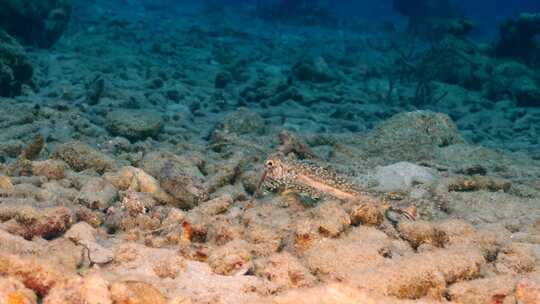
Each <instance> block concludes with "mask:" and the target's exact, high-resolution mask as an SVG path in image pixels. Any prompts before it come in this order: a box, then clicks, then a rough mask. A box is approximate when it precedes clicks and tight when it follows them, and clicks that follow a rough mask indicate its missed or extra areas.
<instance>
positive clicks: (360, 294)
mask: <svg viewBox="0 0 540 304" xmlns="http://www.w3.org/2000/svg"><path fill="white" fill-rule="evenodd" d="M272 303H273V304H352V303H358V304H360V303H361V304H411V303H414V304H435V303H438V302H433V301H431V300H415V301H414V302H411V301H407V300H399V299H396V298H395V297H382V296H377V295H373V294H372V293H371V292H369V291H367V290H360V289H358V288H355V287H353V286H351V285H347V284H344V283H331V284H327V285H323V286H318V287H314V288H308V289H298V290H291V291H289V292H286V293H284V294H280V295H278V296H276V297H275V298H274V300H273V301H272Z"/></svg>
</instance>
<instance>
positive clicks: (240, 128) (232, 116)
mask: <svg viewBox="0 0 540 304" xmlns="http://www.w3.org/2000/svg"><path fill="white" fill-rule="evenodd" d="M216 131H219V132H225V133H233V134H237V135H242V134H263V133H264V131H265V122H264V119H263V118H262V117H261V116H260V115H259V114H257V113H255V112H253V111H251V110H248V109H247V108H239V109H238V110H236V111H235V112H232V113H229V114H227V115H226V116H225V117H224V118H223V120H221V121H220V122H219V123H218V124H217V126H216V129H215V131H214V132H216Z"/></svg>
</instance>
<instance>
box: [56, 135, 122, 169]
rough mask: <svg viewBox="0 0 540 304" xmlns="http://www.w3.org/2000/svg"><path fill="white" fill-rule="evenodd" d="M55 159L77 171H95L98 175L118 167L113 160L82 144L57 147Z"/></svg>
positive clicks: (74, 143) (67, 144) (76, 143)
mask: <svg viewBox="0 0 540 304" xmlns="http://www.w3.org/2000/svg"><path fill="white" fill-rule="evenodd" d="M52 156H53V158H56V159H61V160H63V161H65V162H66V163H67V164H68V165H69V166H70V167H71V168H73V169H74V170H76V171H83V170H86V169H93V170H95V171H97V172H98V173H103V172H105V171H109V170H112V169H114V168H115V167H116V164H115V162H114V160H113V159H111V158H110V157H109V156H107V155H105V154H103V153H101V152H99V151H97V150H95V149H94V148H92V147H90V146H88V145H87V144H84V143H81V142H77V141H74V142H69V143H65V144H61V145H59V146H57V147H56V150H55V151H54V153H53V155H52Z"/></svg>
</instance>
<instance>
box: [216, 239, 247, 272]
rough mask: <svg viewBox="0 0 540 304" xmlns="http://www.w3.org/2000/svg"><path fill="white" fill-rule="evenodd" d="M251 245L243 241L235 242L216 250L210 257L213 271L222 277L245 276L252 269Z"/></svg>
mask: <svg viewBox="0 0 540 304" xmlns="http://www.w3.org/2000/svg"><path fill="white" fill-rule="evenodd" d="M251 259H252V256H251V252H250V245H249V244H248V243H247V242H246V241H243V240H234V241H231V242H229V243H227V244H225V245H224V246H221V247H220V248H218V249H216V250H214V251H213V252H212V253H211V254H210V256H209V257H208V264H209V265H210V267H212V270H213V271H214V272H215V273H217V274H221V275H229V276H231V275H243V274H245V273H246V272H247V271H248V270H249V269H250V268H251V267H252V262H251Z"/></svg>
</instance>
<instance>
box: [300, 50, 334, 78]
mask: <svg viewBox="0 0 540 304" xmlns="http://www.w3.org/2000/svg"><path fill="white" fill-rule="evenodd" d="M292 71H293V74H294V76H295V77H296V78H297V79H298V80H300V81H309V82H315V83H325V82H333V81H336V80H337V79H338V76H337V73H336V72H335V71H333V70H331V69H330V67H329V66H328V63H326V60H324V58H323V57H320V56H319V57H305V58H303V59H302V60H301V61H299V62H298V63H297V64H296V65H295V66H294V67H293V69H292Z"/></svg>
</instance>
